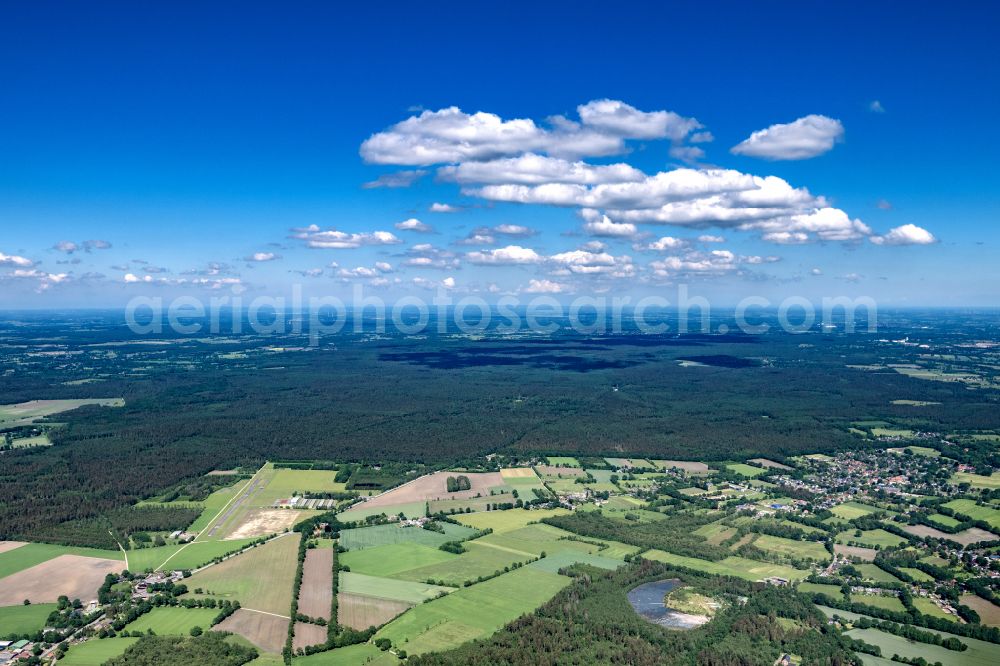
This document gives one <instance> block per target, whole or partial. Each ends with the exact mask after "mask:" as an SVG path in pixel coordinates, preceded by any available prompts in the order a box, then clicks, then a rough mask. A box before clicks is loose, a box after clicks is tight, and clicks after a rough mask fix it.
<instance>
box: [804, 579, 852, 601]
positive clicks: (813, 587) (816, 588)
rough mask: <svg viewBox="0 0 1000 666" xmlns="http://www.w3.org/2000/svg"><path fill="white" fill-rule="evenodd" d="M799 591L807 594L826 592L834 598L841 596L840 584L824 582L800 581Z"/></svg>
mask: <svg viewBox="0 0 1000 666" xmlns="http://www.w3.org/2000/svg"><path fill="white" fill-rule="evenodd" d="M798 591H799V592H803V593H805V594H825V595H826V596H828V597H833V598H834V599H840V598H841V596H842V595H841V592H840V586H839V585H826V584H824V583H799V586H798Z"/></svg>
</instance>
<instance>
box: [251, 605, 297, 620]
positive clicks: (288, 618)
mask: <svg viewBox="0 0 1000 666" xmlns="http://www.w3.org/2000/svg"><path fill="white" fill-rule="evenodd" d="M240 610H245V611H250V612H251V613H260V614H261V615H271V616H273V617H280V618H281V619H282V620H291V619H292V618H290V617H288V616H287V615H278V614H277V613H270V612H268V611H262V610H257V609H256V608H247V607H246V606H240Z"/></svg>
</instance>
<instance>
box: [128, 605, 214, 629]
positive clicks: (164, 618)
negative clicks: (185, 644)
mask: <svg viewBox="0 0 1000 666" xmlns="http://www.w3.org/2000/svg"><path fill="white" fill-rule="evenodd" d="M218 614H219V611H218V610H216V609H215V608H182V607H179V606H176V607H163V606H161V607H160V608H154V609H153V610H151V611H149V612H148V613H146V614H145V615H142V616H140V617H139V618H137V619H136V620H135V621H133V622H130V623H129V624H127V625H126V626H125V628H126V629H127V630H128V631H141V632H143V633H146V632H147V631H149V630H150V629H152V630H153V632H154V633H156V634H159V635H164V634H174V635H178V636H186V635H188V633H189V632H190V631H191V628H192V627H201V628H202V629H204V630H207V629H208V628H209V627H211V626H212V620H214V619H215V617H216V616H217V615H218Z"/></svg>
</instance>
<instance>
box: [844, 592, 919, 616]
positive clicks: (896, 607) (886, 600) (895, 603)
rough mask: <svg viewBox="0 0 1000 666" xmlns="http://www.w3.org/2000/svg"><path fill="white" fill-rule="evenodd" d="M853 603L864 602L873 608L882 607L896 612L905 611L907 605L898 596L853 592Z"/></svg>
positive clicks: (851, 597) (851, 596)
mask: <svg viewBox="0 0 1000 666" xmlns="http://www.w3.org/2000/svg"><path fill="white" fill-rule="evenodd" d="M850 599H851V603H855V604H864V605H866V606H872V607H873V608H882V609H884V610H887V611H893V612H894V613H905V612H906V606H904V605H903V602H902V601H900V600H899V598H898V597H885V596H881V595H876V594H851V595H850Z"/></svg>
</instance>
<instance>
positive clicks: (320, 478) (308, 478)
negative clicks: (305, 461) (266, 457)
mask: <svg viewBox="0 0 1000 666" xmlns="http://www.w3.org/2000/svg"><path fill="white" fill-rule="evenodd" d="M336 475H337V472H336V471H334V470H315V469H275V470H274V471H273V473H272V475H271V477H270V480H269V481H268V483H267V485H266V486H265V487H264V489H263V490H261V491H260V493H259V494H257V495H254V497H253V504H254V505H255V506H271V505H272V504H273V503H274V501H275V500H279V499H287V498H289V497H291V496H292V495H293V494H301V493H304V492H315V493H342V492H345V491H346V490H347V484H345V483H335V482H334V480H333V478H334V477H335V476H336Z"/></svg>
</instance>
